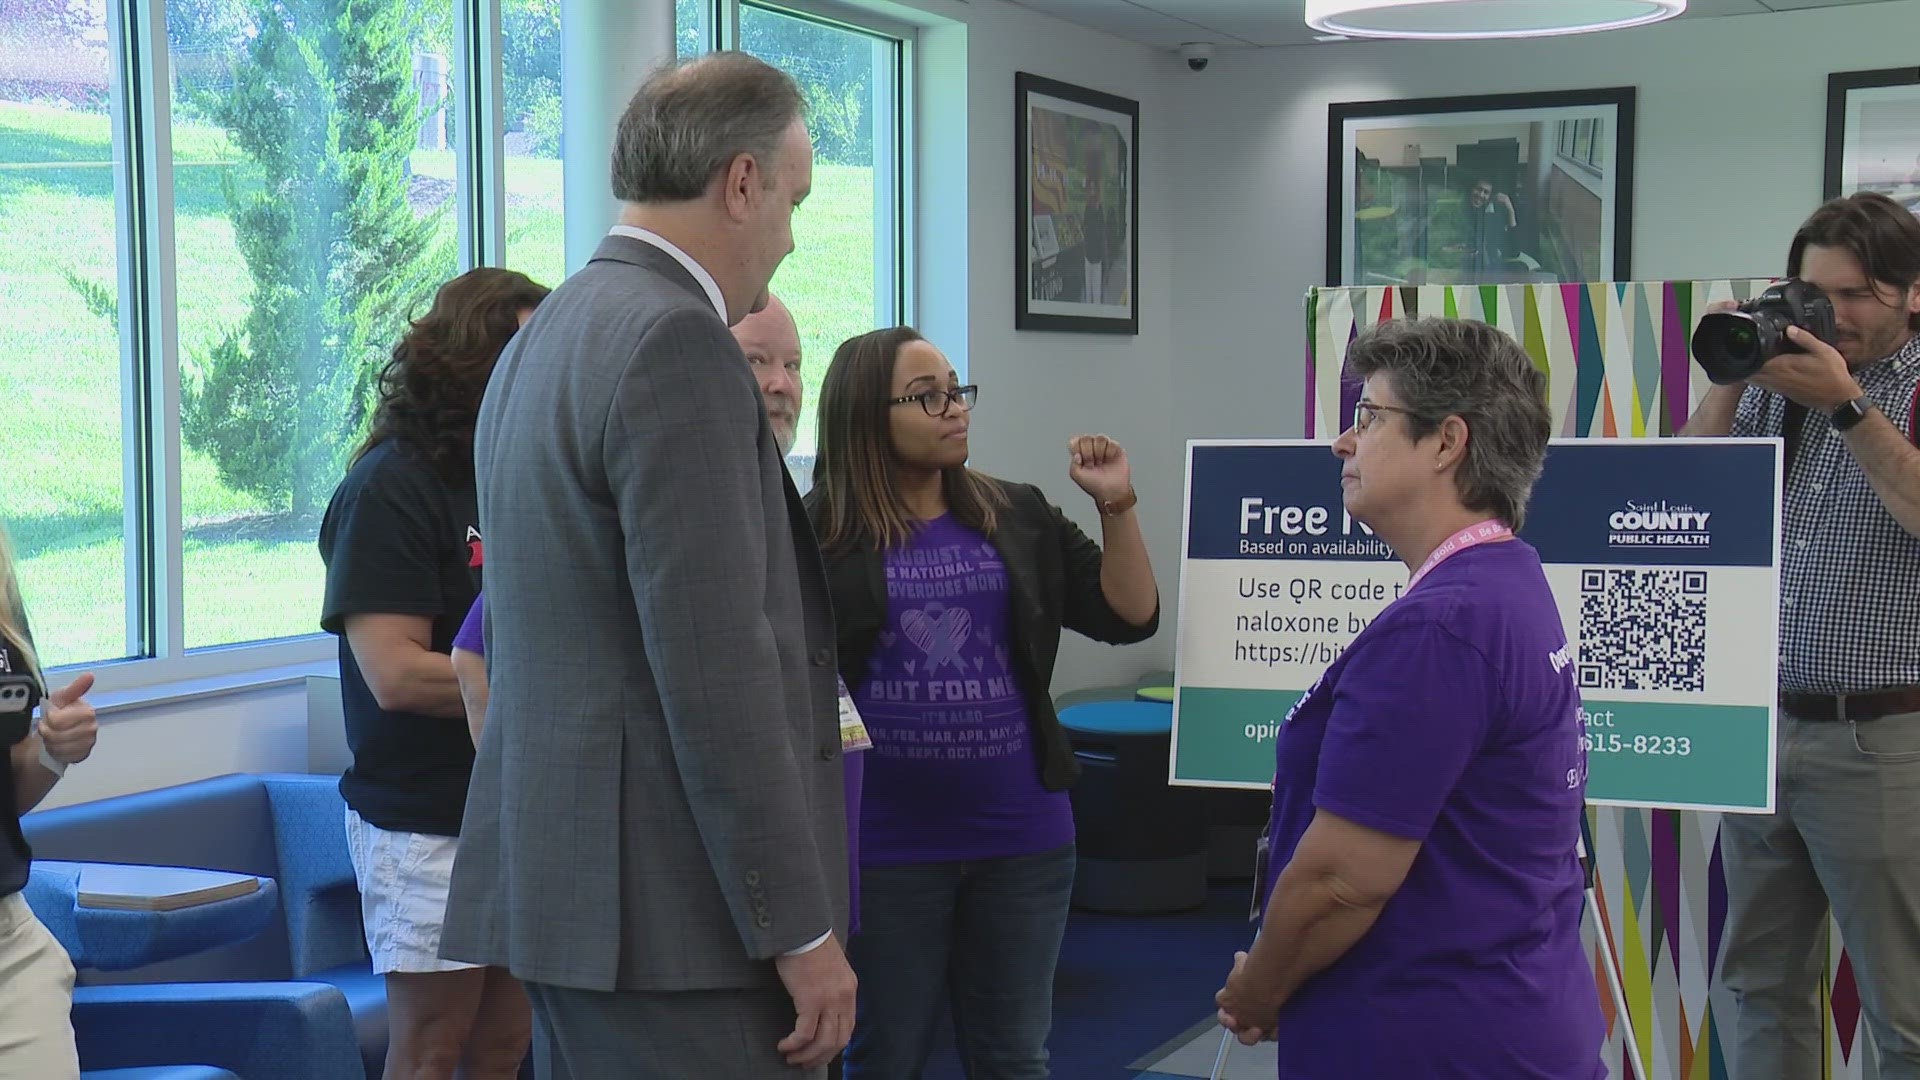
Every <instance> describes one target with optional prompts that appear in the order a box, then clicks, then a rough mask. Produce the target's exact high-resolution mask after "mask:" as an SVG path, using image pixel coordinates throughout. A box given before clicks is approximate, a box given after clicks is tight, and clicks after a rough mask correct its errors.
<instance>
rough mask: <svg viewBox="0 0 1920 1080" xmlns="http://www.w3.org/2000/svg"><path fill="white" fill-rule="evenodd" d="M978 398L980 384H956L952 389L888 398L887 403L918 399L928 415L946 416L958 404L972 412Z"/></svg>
mask: <svg viewBox="0 0 1920 1080" xmlns="http://www.w3.org/2000/svg"><path fill="white" fill-rule="evenodd" d="M978 400H980V388H979V387H978V386H956V387H954V388H953V389H951V390H922V391H920V392H919V393H917V394H908V395H906V396H905V397H897V398H888V399H887V404H889V405H905V404H907V403H908V402H911V401H917V402H919V403H920V407H921V408H922V409H925V410H926V411H927V415H928V416H945V415H947V412H948V411H949V410H951V409H952V408H953V407H954V406H955V405H956V404H957V405H961V406H964V407H965V408H966V409H967V410H968V411H969V412H971V411H972V410H973V403H974V402H975V401H978Z"/></svg>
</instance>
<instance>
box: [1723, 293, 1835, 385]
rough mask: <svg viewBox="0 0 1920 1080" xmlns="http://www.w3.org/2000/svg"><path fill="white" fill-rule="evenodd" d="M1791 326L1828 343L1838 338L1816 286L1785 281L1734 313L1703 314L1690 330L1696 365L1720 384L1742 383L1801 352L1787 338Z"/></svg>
mask: <svg viewBox="0 0 1920 1080" xmlns="http://www.w3.org/2000/svg"><path fill="white" fill-rule="evenodd" d="M1789 326H1797V327H1799V328H1800V329H1802V330H1805V331H1806V332H1808V333H1810V334H1812V335H1813V336H1814V337H1817V338H1819V339H1820V340H1821V341H1824V342H1826V343H1827V344H1829V345H1832V344H1834V342H1835V339H1836V338H1837V337H1838V336H1839V335H1838V331H1837V330H1836V329H1835V326H1834V320H1833V301H1831V300H1829V299H1827V294H1826V293H1823V292H1821V291H1820V288H1819V286H1817V285H1813V284H1811V283H1809V282H1805V281H1801V280H1800V279H1799V278H1789V279H1787V280H1786V281H1782V282H1779V283H1777V284H1774V285H1771V286H1769V287H1768V288H1767V289H1766V291H1765V292H1762V293H1761V294H1760V295H1759V296H1756V297H1754V298H1753V299H1751V300H1749V301H1747V302H1746V303H1744V304H1741V305H1740V306H1739V307H1738V308H1735V309H1734V310H1732V311H1711V312H1708V313H1707V314H1706V315H1705V316H1703V317H1702V318H1701V319H1700V325H1699V326H1698V327H1696V328H1695V329H1694V331H1693V359H1694V362H1695V363H1698V364H1699V365H1700V370H1702V371H1704V372H1706V373H1707V378H1709V379H1711V380H1712V381H1713V382H1715V383H1717V384H1719V385H1721V386H1727V385H1729V384H1732V383H1737V382H1741V381H1743V380H1745V379H1748V378H1750V377H1752V375H1753V373H1754V372H1756V371H1759V370H1760V368H1761V367H1762V366H1763V365H1765V364H1766V362H1767V361H1769V360H1771V359H1773V358H1774V357H1776V356H1779V355H1780V354H1781V353H1789V352H1804V351H1805V350H1803V349H1801V348H1800V346H1798V345H1795V344H1794V343H1793V342H1792V341H1791V340H1789V339H1788V337H1787V327H1789Z"/></svg>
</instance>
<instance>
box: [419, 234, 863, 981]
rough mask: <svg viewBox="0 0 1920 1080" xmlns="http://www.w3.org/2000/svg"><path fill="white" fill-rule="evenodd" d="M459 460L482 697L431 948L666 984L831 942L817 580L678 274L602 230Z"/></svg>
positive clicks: (734, 971) (754, 972) (840, 873)
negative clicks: (483, 659)
mask: <svg viewBox="0 0 1920 1080" xmlns="http://www.w3.org/2000/svg"><path fill="white" fill-rule="evenodd" d="M474 454H475V466H476V469H477V471H478V475H479V492H480V523H481V524H480V527H481V533H482V535H483V536H484V537H485V542H486V556H487V567H486V575H487V582H486V596H487V600H486V603H487V607H486V614H487V619H486V622H487V627H486V634H487V660H488V667H489V669H490V678H489V683H490V686H491V701H490V704H489V706H488V709H487V726H486V730H485V732H484V734H483V736H482V738H481V741H480V747H479V752H478V757H477V759H476V761H475V762H474V768H473V782H472V787H471V788H470V793H469V796H468V799H467V813H466V820H465V822H464V824H463V825H462V828H461V834H460V851H459V857H458V859H457V860H456V862H455V864H454V871H453V886H452V896H451V898H450V901H449V903H448V907H447V921H446V929H445V934H444V937H443V941H442V945H441V950H442V952H443V954H444V955H446V956H448V957H451V958H454V959H459V960H465V961H468V962H473V963H487V964H494V965H498V966H501V967H505V968H508V969H510V970H511V971H512V972H513V974H514V975H516V976H518V977H520V978H521V979H524V980H529V981H533V982H541V983H549V984H553V985H557V986H567V987H575V988H579V989H585V990H600V991H611V990H648V991H673V990H693V989H714V988H727V987H744V986H753V985H761V984H765V983H767V982H768V981H770V980H773V979H775V978H777V975H776V973H775V971H774V968H773V964H772V962H771V960H772V958H773V957H776V956H778V955H779V954H780V953H783V952H786V951H789V950H792V949H796V948H799V947H800V946H802V945H805V944H806V943H807V942H809V941H811V940H812V939H814V938H816V937H818V936H819V935H820V934H822V933H824V932H826V931H827V930H828V929H829V928H833V929H835V930H836V931H837V932H839V933H840V934H841V935H842V937H843V938H844V935H845V931H846V924H847V852H846V816H845V815H846V810H845V806H844V802H845V795H844V792H843V789H842V778H841V761H840V736H839V721H838V711H837V703H836V681H835V663H834V659H835V658H834V632H833V618H832V612H831V608H830V606H829V601H828V598H827V590H826V578H825V575H824V573H823V572H822V570H821V564H820V554H819V549H818V548H817V547H816V545H815V543H814V539H813V532H812V530H811V528H810V527H809V526H808V524H807V518H806V514H805V512H804V510H802V509H801V507H800V504H799V499H798V496H797V495H796V494H795V493H794V489H793V483H792V481H791V480H790V479H788V477H787V472H786V469H785V467H784V466H783V465H782V463H781V458H780V452H779V449H778V448H777V446H776V445H775V443H774V439H773V432H772V430H771V429H770V428H769V427H768V425H767V420H766V411H765V408H764V406H762V405H761V403H760V394H759V390H758V387H757V386H756V385H755V383H754V380H753V376H752V373H751V371H750V369H749V367H748V365H747V363H746V359H745V357H744V356H743V354H742V353H741V352H740V348H739V346H738V345H737V344H736V343H735V342H734V339H733V335H732V334H731V333H730V332H729V331H728V329H727V326H726V324H725V322H724V321H723V320H722V319H721V317H720V316H719V315H718V314H716V313H715V312H714V310H713V307H712V305H711V304H710V303H709V302H708V300H707V298H706V294H705V293H704V292H702V291H701V289H700V286H699V285H698V284H696V283H695V281H694V279H693V277H692V276H691V275H690V274H688V273H687V272H686V270H685V269H684V268H683V267H681V266H680V265H679V264H678V263H676V262H675V261H674V260H673V258H672V257H671V256H670V255H668V254H667V253H665V252H663V251H661V250H659V249H657V248H654V247H652V246H651V245H648V244H645V243H643V242H641V241H638V240H634V239H630V238H626V237H609V238H608V239H607V240H606V241H605V242H603V243H602V244H601V246H600V249H599V251H597V252H596V253H595V254H594V257H593V260H592V261H591V262H589V263H588V264H587V265H586V266H585V267H583V268H582V269H581V270H580V271H579V272H578V273H577V274H575V275H574V276H572V277H571V278H568V279H567V280H566V281H565V282H564V283H562V284H561V285H560V287H559V288H557V289H555V290H554V292H553V293H552V295H550V296H548V297H547V298H546V299H545V300H544V301H543V302H542V303H541V304H540V306H539V308H538V309H537V310H536V311H535V313H534V315H533V318H532V319H531V320H530V321H529V322H528V323H527V325H526V327H525V328H524V329H522V330H521V331H520V332H519V333H518V334H516V335H515V336H514V338H513V340H512V342H511V343H510V344H509V345H508V346H507V349H506V350H505V352H504V353H503V354H502V355H501V357H500V362H499V364H498V366H497V367H496V368H495V370H494V373H493V379H492V382H491V383H489V385H488V387H487V392H486V398H485V401H484V403H483V404H482V406H481V409H480V418H479V424H478V428H477V430H476V432H475V435H474Z"/></svg>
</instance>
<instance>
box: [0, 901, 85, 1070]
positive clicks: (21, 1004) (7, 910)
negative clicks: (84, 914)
mask: <svg viewBox="0 0 1920 1080" xmlns="http://www.w3.org/2000/svg"><path fill="white" fill-rule="evenodd" d="M72 1014H73V962H72V961H70V960H68V959H67V951H66V950H65V949H63V948H61V947H60V943H59V942H58V941H55V940H54V938H53V935H52V934H50V933H48V932H47V928H46V927H44V926H42V925H40V920H39V919H37V918H35V917H34V914H33V910H32V909H31V908H29V907H27V902H26V900H25V899H23V898H22V897H21V896H20V895H19V894H18V893H15V894H14V895H12V896H9V897H6V898H4V899H0V1080H78V1078H79V1076H80V1059H79V1057H78V1056H77V1055H76V1054H75V1051H74V1048H73V1020H72Z"/></svg>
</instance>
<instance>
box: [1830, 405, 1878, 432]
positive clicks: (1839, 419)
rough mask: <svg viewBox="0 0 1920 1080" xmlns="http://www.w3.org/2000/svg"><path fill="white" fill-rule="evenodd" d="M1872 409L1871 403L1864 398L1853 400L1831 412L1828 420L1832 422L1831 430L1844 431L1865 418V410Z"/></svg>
mask: <svg viewBox="0 0 1920 1080" xmlns="http://www.w3.org/2000/svg"><path fill="white" fill-rule="evenodd" d="M1871 408H1873V402H1871V401H1868V400H1867V399H1866V398H1864V397H1857V398H1854V399H1853V400H1852V401H1849V402H1847V403H1845V404H1843V405H1841V406H1840V407H1839V408H1837V409H1835V410H1833V415H1832V416H1830V417H1829V418H1828V419H1830V420H1832V421H1833V430H1835V431H1845V430H1847V429H1848V428H1851V427H1852V426H1853V425H1855V424H1857V423H1859V422H1860V421H1862V420H1865V419H1866V418H1867V410H1868V409H1871Z"/></svg>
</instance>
